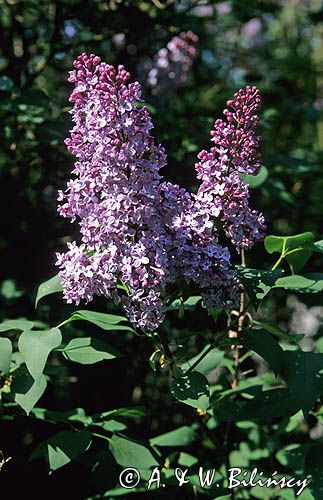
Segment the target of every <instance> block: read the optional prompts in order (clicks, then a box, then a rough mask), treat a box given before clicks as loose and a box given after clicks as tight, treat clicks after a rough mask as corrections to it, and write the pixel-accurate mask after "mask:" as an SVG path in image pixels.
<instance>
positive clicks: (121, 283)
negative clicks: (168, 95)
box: [57, 54, 264, 332]
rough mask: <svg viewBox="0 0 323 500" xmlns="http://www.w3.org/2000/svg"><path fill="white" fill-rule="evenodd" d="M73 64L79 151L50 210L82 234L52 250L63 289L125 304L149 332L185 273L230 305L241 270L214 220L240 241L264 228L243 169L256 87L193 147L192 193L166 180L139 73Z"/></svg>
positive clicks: (74, 140)
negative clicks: (203, 147) (208, 138)
mask: <svg viewBox="0 0 323 500" xmlns="http://www.w3.org/2000/svg"><path fill="white" fill-rule="evenodd" d="M74 66H75V70H74V71H72V72H71V73H70V77H69V81H70V82H71V83H73V84H74V90H73V92H72V94H71V97H70V101H71V102H72V103H73V110H72V112H71V113H72V117H73V121H74V128H73V129H72V131H71V135H70V137H69V138H68V139H66V145H67V147H68V150H69V151H70V152H71V153H72V154H73V155H74V156H75V157H76V159H77V161H76V163H75V167H74V170H73V174H74V178H73V179H72V180H70V181H69V182H68V184H67V189H66V191H65V192H62V191H61V192H60V193H59V201H60V202H61V204H60V206H59V209H58V210H59V213H60V214H61V215H62V216H63V217H67V218H69V219H71V221H72V222H73V221H75V220H77V222H78V223H79V227H80V233H81V241H80V243H76V242H72V243H68V249H67V251H66V252H65V253H61V254H57V265H58V266H59V268H60V279H61V283H62V286H63V289H64V296H65V299H66V300H67V302H70V303H71V302H75V303H76V304H78V303H79V302H80V301H81V300H85V301H86V302H88V301H90V300H92V299H93V297H94V295H103V296H105V297H107V298H112V299H114V301H115V302H116V303H119V302H122V305H123V307H124V309H125V311H126V313H127V316H128V318H129V320H130V321H131V322H132V324H133V325H134V326H135V327H137V328H140V329H142V330H143V331H145V332H151V331H153V330H155V329H156V328H157V327H158V326H159V325H160V324H161V322H162V321H163V319H164V314H165V311H166V308H167V304H168V302H169V300H170V299H171V298H173V296H172V288H174V285H177V284H178V283H180V282H181V281H183V280H184V281H185V282H186V283H192V284H193V285H194V287H197V288H198V289H199V291H200V293H201V295H202V297H203V301H204V305H205V307H207V308H210V307H223V306H224V307H231V306H233V305H234V304H235V303H236V301H237V296H238V280H237V277H236V275H235V272H234V270H233V268H232V264H231V256H230V252H229V250H228V248H227V247H223V246H222V244H220V242H219V236H220V234H221V230H222V228H223V230H224V233H225V235H226V236H228V237H229V238H230V240H231V242H232V243H233V244H234V245H236V246H237V247H238V248H241V247H245V248H249V247H250V246H251V245H252V244H253V243H254V242H256V241H258V240H260V239H261V238H262V237H263V236H264V235H263V228H264V220H263V216H262V215H261V214H258V213H257V212H255V211H253V210H251V209H250V208H249V204H248V200H249V191H248V187H247V185H246V184H245V183H244V182H243V180H242V179H241V178H240V177H239V173H249V174H252V175H255V174H256V173H257V172H258V170H259V168H260V158H259V154H258V152H257V147H258V143H259V137H258V136H256V135H255V131H254V129H255V127H256V125H257V123H258V118H257V114H256V113H257V111H258V109H259V101H260V98H259V93H258V91H257V89H256V88H255V87H253V88H250V87H247V89H246V91H245V92H244V91H243V90H240V91H239V92H238V93H237V94H236V95H235V98H236V99H235V101H229V102H228V105H229V106H231V107H232V110H233V111H232V112H230V111H227V110H226V111H225V116H226V121H223V120H217V121H216V122H215V128H214V131H213V132H212V137H213V138H212V140H213V142H214V143H215V146H214V147H213V148H211V150H210V151H209V152H206V151H202V152H201V153H200V154H199V160H200V161H199V163H197V165H196V170H197V176H198V178H199V179H201V185H200V187H199V190H198V192H197V194H192V193H189V192H188V191H186V190H185V189H183V188H181V187H180V186H178V185H174V184H172V183H169V182H165V181H163V179H162V176H161V174H160V169H161V168H162V167H163V166H164V165H165V164H166V154H165V150H164V148H163V147H162V146H161V145H157V144H156V143H155V140H154V138H153V137H152V135H151V129H152V128H153V124H152V121H151V118H150V115H149V113H148V111H147V108H146V107H145V106H143V105H142V98H141V88H140V85H139V83H138V82H135V83H128V80H129V78H130V75H129V73H128V72H127V71H126V70H125V69H124V67H123V66H118V68H117V69H115V68H114V67H113V66H110V65H108V64H106V63H104V62H101V60H100V58H99V57H97V56H95V55H93V54H92V55H90V56H87V55H86V54H82V55H81V56H79V57H78V59H77V60H76V61H75V63H74ZM138 104H140V106H138Z"/></svg>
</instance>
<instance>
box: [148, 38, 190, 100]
mask: <svg viewBox="0 0 323 500" xmlns="http://www.w3.org/2000/svg"><path fill="white" fill-rule="evenodd" d="M197 42H198V36H197V35H196V34H195V33H193V32H192V31H186V32H182V33H180V34H179V35H178V36H175V37H173V38H172V39H171V40H170V41H169V42H168V44H167V46H166V48H163V49H160V50H159V51H158V52H157V54H156V55H155V57H154V60H153V61H152V62H151V63H150V64H149V63H148V64H147V69H148V75H147V84H148V87H150V88H151V89H152V90H151V92H152V94H154V95H157V94H162V93H164V92H165V91H167V90H168V89H169V88H178V87H182V86H183V85H185V84H186V82H187V80H188V74H189V70H190V68H191V66H192V64H193V61H194V59H195V57H196V54H197V50H196V44H197Z"/></svg>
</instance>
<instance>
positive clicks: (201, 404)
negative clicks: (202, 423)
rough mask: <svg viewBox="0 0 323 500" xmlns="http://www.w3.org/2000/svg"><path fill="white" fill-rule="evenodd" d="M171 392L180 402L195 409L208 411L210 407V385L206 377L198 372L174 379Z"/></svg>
mask: <svg viewBox="0 0 323 500" xmlns="http://www.w3.org/2000/svg"><path fill="white" fill-rule="evenodd" d="M170 391H171V393H172V394H173V396H174V397H175V398H176V399H177V400H178V401H181V402H182V403H185V404H187V405H189V406H193V408H200V409H201V410H207V409H208V407H209V396H210V387H209V383H208V381H207V379H206V377H205V376H204V375H202V373H199V372H198V371H192V372H191V373H189V374H188V375H184V376H183V377H180V378H177V379H174V380H173V382H172V385H171V389H170Z"/></svg>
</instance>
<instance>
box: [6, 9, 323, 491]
mask: <svg viewBox="0 0 323 500" xmlns="http://www.w3.org/2000/svg"><path fill="white" fill-rule="evenodd" d="M322 20H323V8H322V2H321V1H320V0H307V1H306V0H280V1H270V0H264V1H256V0H250V1H248V2H246V1H239V0H232V1H226V2H216V1H197V0H196V1H193V0H192V1H189V0H182V1H176V0H174V1H171V0H169V1H162V0H134V1H131V0H129V1H127V0H124V1H122V0H119V1H118V0H82V1H77V0H57V1H50V0H21V1H20V0H2V1H1V2H0V44H1V51H0V118H1V127H0V140H1V151H0V182H1V184H0V185H1V196H0V211H1V212H0V213H1V231H0V253H1V259H0V314H1V317H0V319H6V318H13V317H27V318H33V317H35V310H34V297H35V292H36V289H37V286H38V285H39V283H41V282H42V281H44V280H46V279H48V278H49V277H51V276H53V275H54V274H56V270H55V265H54V263H55V252H56V251H61V250H63V249H64V248H65V244H66V242H67V241H70V240H72V239H74V238H75V237H77V232H76V230H77V228H76V227H75V226H73V225H71V224H69V223H67V222H66V221H64V220H62V219H61V218H59V217H58V215H57V213H56V198H57V190H58V189H62V188H64V186H65V183H66V181H67V180H68V178H69V173H70V171H71V169H72V166H73V158H72V157H71V155H69V154H68V152H67V151H66V148H65V146H64V142H63V141H64V138H65V137H66V136H67V135H68V130H69V128H71V117H70V115H69V113H68V111H69V109H70V105H69V101H68V98H69V92H70V86H69V84H68V83H67V76H68V71H70V70H71V69H72V62H73V59H74V58H75V57H77V55H78V54H80V53H81V52H83V51H86V52H88V53H91V52H93V53H95V54H98V55H100V56H101V57H102V59H103V60H105V61H107V62H109V63H110V64H124V65H125V66H126V68H127V69H128V70H129V71H130V72H131V74H132V78H133V79H134V80H135V79H139V80H140V81H141V83H142V84H143V96H144V98H145V100H146V102H147V104H148V105H149V109H150V112H151V114H152V118H153V122H154V125H155V130H154V135H155V137H156V138H157V141H158V142H161V143H162V144H163V145H164V146H165V148H166V151H167V154H168V165H167V167H165V168H164V172H163V173H164V176H165V177H166V178H167V179H170V180H172V181H173V182H177V183H179V184H181V185H183V186H185V187H187V188H189V189H191V190H193V191H194V190H195V189H196V187H197V184H196V180H195V171H194V163H195V161H196V156H197V153H198V152H199V151H200V150H201V149H202V148H207V147H209V144H210V142H209V139H210V129H211V127H212V125H213V122H214V120H215V119H216V118H217V117H219V116H220V115H221V113H222V109H223V108H224V107H225V102H226V100H227V99H228V98H230V97H231V96H232V94H233V93H234V92H235V91H237V90H238V89H239V88H240V87H242V86H245V85H248V84H256V85H257V86H258V87H259V89H260V91H261V94H262V97H263V107H262V111H261V127H260V132H261V135H262V136H263V142H262V154H263V163H264V166H265V167H266V170H264V172H265V174H264V178H263V179H262V182H261V183H259V185H258V186H256V187H255V188H254V189H252V204H253V205H254V207H255V208H257V209H260V210H262V211H263V212H264V214H265V216H266V219H267V222H268V234H282V235H285V234H296V233H300V232H303V231H304V230H310V231H313V232H314V233H315V235H316V236H317V239H320V238H321V237H322V231H323V226H322V216H323V203H322V192H323V176H322V153H323V117H322V110H323V37H322V35H323V25H322ZM187 30H191V31H193V32H194V33H196V34H197V35H198V37H199V42H198V44H197V49H198V53H197V57H196V58H195V60H194V63H193V65H192V67H191V69H190V71H189V75H188V80H187V83H186V85H185V86H182V87H181V88H176V85H174V86H173V87H172V85H171V84H169V88H167V89H166V90H165V92H163V93H161V94H159V95H154V93H153V92H152V91H151V89H150V88H149V86H148V85H147V81H146V80H145V75H144V73H143V71H142V67H143V64H144V62H145V60H147V58H153V56H154V54H156V52H157V51H158V50H159V49H161V48H163V47H165V46H166V45H167V43H168V42H169V40H170V39H171V38H172V37H174V36H175V35H178V34H179V33H180V32H182V31H187ZM267 174H268V176H267V177H266V175H267ZM316 259H318V258H317V257H313V258H312V260H311V270H315V269H316V268H318V266H319V262H318V260H316ZM247 260H248V263H249V264H250V265H251V266H252V267H257V265H258V266H266V265H268V266H269V265H270V262H271V261H270V259H269V257H268V256H266V255H265V252H264V250H263V248H262V245H258V247H257V249H255V250H254V251H253V252H252V253H251V255H248V257H247ZM277 297H278V298H277ZM277 297H276V299H275V300H274V299H272V301H271V302H269V303H268V306H267V310H266V311H264V314H265V313H266V312H268V311H271V312H273V311H275V313H274V314H275V315H277V316H278V320H281V321H283V322H284V321H285V322H286V323H288V322H289V321H290V320H289V317H290V316H289V315H290V306H289V305H288V304H287V303H286V300H285V299H282V301H281V302H279V300H280V299H279V294H278V296H277ZM320 300H321V299H318V298H311V299H310V300H309V301H308V303H306V304H305V306H304V307H307V308H309V307H313V306H317V305H319V304H320ZM89 307H90V308H91V309H97V310H106V307H107V306H106V304H105V303H104V301H103V300H99V299H98V300H97V301H95V303H93V305H92V304H90V306H89ZM108 307H109V308H110V309H111V310H114V309H113V306H111V305H108ZM72 310H73V307H71V306H67V305H66V304H64V303H63V302H62V300H60V299H58V298H55V297H50V298H48V300H47V301H46V302H44V304H43V305H42V306H41V307H40V310H39V312H38V316H37V317H38V319H39V320H41V321H44V322H48V323H49V324H51V325H53V324H57V323H59V322H60V321H61V320H62V319H64V318H66V316H67V314H68V313H69V312H70V311H72ZM194 318H195V319H194ZM212 325H213V322H212V318H210V317H208V316H207V314H206V312H205V311H204V310H202V309H201V310H200V315H199V317H198V320H197V319H196V316H194V317H193V316H192V317H191V316H190V314H188V315H187V316H185V318H184V321H182V322H179V321H178V319H177V318H176V315H175V314H174V316H172V314H170V317H169V318H168V319H167V321H166V323H165V327H164V328H165V330H166V331H167V332H168V334H169V336H171V335H172V336H174V337H176V336H178V337H179V338H180V336H181V335H183V334H184V335H185V333H187V332H188V331H190V332H195V331H200V332H201V331H203V332H204V338H207V336H208V335H210V334H211V331H212ZM75 328H76V327H74V326H71V327H69V330H68V333H69V335H70V336H71V335H73V331H74V330H73V329H75ZM180 329H181V330H180ZM84 331H85V332H86V329H84ZM100 335H102V334H101V333H100ZM187 338H190V339H192V340H190V341H189V343H190V347H189V348H190V349H191V354H194V353H195V352H196V350H198V346H199V342H198V341H196V336H192V337H187ZM115 344H116V346H119V345H121V346H122V350H123V352H125V353H126V355H127V357H126V358H125V359H123V360H122V361H114V362H113V363H111V364H110V363H100V364H98V365H93V366H91V367H82V366H78V365H73V366H72V367H68V368H67V366H62V367H61V372H60V374H59V376H58V378H57V383H55V384H53V385H52V386H50V388H49V390H48V391H47V392H46V395H45V397H44V398H43V399H42V406H45V407H51V408H54V409H68V408H72V407H77V406H80V407H83V408H85V410H86V411H87V412H88V413H89V414H91V413H93V412H96V411H101V410H103V409H104V410H106V409H110V408H116V407H118V406H127V405H129V404H131V402H132V403H135V404H144V405H145V404H147V406H148V408H149V414H148V419H146V420H145V421H144V422H143V423H141V426H140V427H139V428H138V427H136V428H135V429H134V430H133V432H134V433H136V432H137V433H138V434H139V435H141V436H142V437H145V435H147V436H151V435H153V434H156V433H161V432H163V431H166V430H168V426H169V422H170V421H172V425H174V424H175V425H179V424H182V423H183V422H184V423H185V421H186V415H185V411H184V410H183V409H181V410H178V411H177V408H176V406H175V407H174V409H173V411H172V412H170V413H169V414H167V412H165V414H163V413H160V406H159V405H160V400H161V399H162V400H163V405H164V408H167V405H171V404H172V402H171V399H170V395H168V394H164V392H165V391H164V387H163V386H164V385H165V384H167V380H165V378H164V379H163V378H160V379H159V381H158V382H157V383H156V378H155V375H154V374H153V373H152V372H150V371H149V367H148V366H147V364H148V363H147V359H148V358H149V356H150V354H151V351H152V348H151V345H149V344H148V343H147V341H146V339H137V338H136V339H133V338H130V337H129V338H128V337H122V338H120V337H116V339H115ZM202 345H203V342H202ZM170 415H172V416H171V417H170ZM1 427H2V428H1V430H0V449H3V450H6V452H7V454H9V455H11V456H13V457H14V459H13V465H12V467H10V468H9V467H8V471H7V472H1V473H0V487H1V483H2V481H6V484H7V483H8V484H9V482H11V484H12V495H11V497H12V498H22V496H21V495H22V491H23V490H24V489H26V491H27V490H28V491H29V492H30V494H28V495H29V496H30V498H33V499H36V498H42V499H43V498H44V497H46V498H57V495H58V494H61V495H62V497H63V498H65V497H66V498H69V499H72V498H86V496H87V495H90V494H92V493H93V488H92V486H89V483H88V477H87V476H84V475H83V476H82V474H81V475H80V474H79V471H80V469H79V467H80V466H79V465H75V464H74V465H72V466H70V468H69V469H68V470H65V469H64V470H61V471H59V472H58V473H56V474H55V477H52V478H48V477H47V473H46V471H45V467H44V466H42V465H40V464H35V463H32V464H27V465H26V460H27V458H28V456H29V454H30V451H31V450H32V449H33V447H34V445H35V444H36V443H37V442H39V441H41V440H42V439H45V438H46V437H48V435H50V431H49V430H48V428H47V427H46V426H45V424H44V425H43V424H40V423H39V422H38V421H37V422H36V423H35V424H34V423H33V421H32V419H28V420H27V419H26V418H25V417H23V416H20V417H17V418H16V419H15V421H14V423H12V422H11V421H8V422H5V421H3V422H2V424H1ZM204 453H206V454H207V450H206V451H204ZM23 464H24V465H23ZM109 467H110V466H109ZM109 467H108V466H107V469H108V468H109ZM81 470H83V469H81ZM17 471H19V474H20V476H19V477H20V479H19V481H20V482H21V483H20V484H17V483H16V484H14V482H15V481H16V479H15V474H16V472H17ZM111 474H112V472H111ZM36 475H37V477H38V479H39V480H38V482H37V485H36V483H35V476H36ZM101 475H102V474H101ZM97 476H100V475H99V474H97ZM108 476H109V472H106V477H105V476H104V474H103V478H102V477H101V476H100V477H98V478H96V479H95V480H96V481H97V484H99V485H100V486H102V484H101V483H102V482H103V485H104V481H106V482H107V483H109V477H108ZM112 476H113V474H112ZM100 481H101V483H100ZM94 482H95V481H94ZM111 482H113V481H112V479H111ZM66 485H73V490H71V491H69V486H67V489H66ZM96 486H97V485H96ZM104 486H106V485H104ZM102 487H103V486H102ZM106 487H107V486H106ZM94 491H95V490H94Z"/></svg>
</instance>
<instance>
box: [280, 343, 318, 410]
mask: <svg viewBox="0 0 323 500" xmlns="http://www.w3.org/2000/svg"><path fill="white" fill-rule="evenodd" d="M282 376H283V378H284V379H285V380H286V382H287V384H288V387H289V389H290V390H291V392H292V393H293V394H294V395H295V396H296V397H297V400H298V402H299V407H300V408H301V409H302V410H303V412H304V413H305V414H306V413H308V412H309V411H310V409H311V408H312V407H313V406H314V404H315V403H316V401H317V399H318V397H320V396H321V395H322V394H323V354H319V353H314V352H303V351H285V352H284V360H283V368H282Z"/></svg>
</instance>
